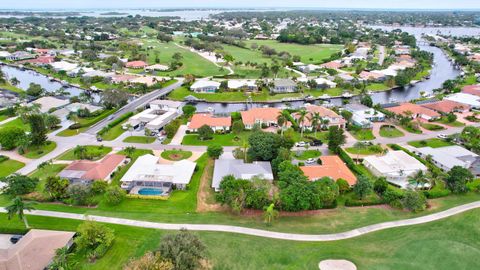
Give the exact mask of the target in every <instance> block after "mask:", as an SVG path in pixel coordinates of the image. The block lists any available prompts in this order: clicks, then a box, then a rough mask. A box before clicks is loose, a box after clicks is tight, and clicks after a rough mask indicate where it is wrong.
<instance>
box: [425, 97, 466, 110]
mask: <svg viewBox="0 0 480 270" xmlns="http://www.w3.org/2000/svg"><path fill="white" fill-rule="evenodd" d="M421 106H423V107H425V108H428V109H431V110H434V111H437V112H439V113H441V114H448V113H453V112H461V113H463V112H468V111H469V110H470V106H469V105H467V104H462V103H458V102H456V101H452V100H448V99H445V100H440V101H435V102H431V103H424V104H422V105H421Z"/></svg>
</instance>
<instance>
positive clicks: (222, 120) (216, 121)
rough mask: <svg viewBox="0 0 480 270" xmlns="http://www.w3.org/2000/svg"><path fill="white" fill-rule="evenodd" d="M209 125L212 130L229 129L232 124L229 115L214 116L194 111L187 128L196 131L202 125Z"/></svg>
mask: <svg viewBox="0 0 480 270" xmlns="http://www.w3.org/2000/svg"><path fill="white" fill-rule="evenodd" d="M204 125H206V126H209V127H210V128H211V129H212V130H213V131H215V132H216V131H229V130H230V127H231V126H232V118H231V117H230V116H226V117H225V116H215V115H213V114H211V113H196V114H194V115H193V116H192V119H191V120H190V122H189V123H188V130H190V131H191V132H197V130H198V129H199V128H200V127H202V126H204Z"/></svg>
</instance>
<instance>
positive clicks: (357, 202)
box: [345, 199, 385, 207]
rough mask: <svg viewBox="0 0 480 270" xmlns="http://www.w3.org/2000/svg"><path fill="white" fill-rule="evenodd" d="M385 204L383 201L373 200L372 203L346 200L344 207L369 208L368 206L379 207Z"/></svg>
mask: <svg viewBox="0 0 480 270" xmlns="http://www.w3.org/2000/svg"><path fill="white" fill-rule="evenodd" d="M381 204H385V202H384V201H383V200H373V201H360V200H352V199H346V200H345V206H347V207H355V206H370V205H381Z"/></svg>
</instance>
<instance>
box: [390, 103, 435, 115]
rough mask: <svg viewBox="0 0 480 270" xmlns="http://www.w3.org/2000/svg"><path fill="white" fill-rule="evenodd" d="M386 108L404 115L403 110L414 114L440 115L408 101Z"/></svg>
mask: <svg viewBox="0 0 480 270" xmlns="http://www.w3.org/2000/svg"><path fill="white" fill-rule="evenodd" d="M387 110H388V111H391V112H393V113H395V114H400V115H405V112H411V113H413V114H414V115H417V114H423V115H427V116H430V117H439V116H440V114H439V113H437V112H436V111H434V110H431V109H428V108H425V107H422V106H420V105H417V104H413V103H408V102H407V103H402V104H400V105H399V106H396V107H390V108H387Z"/></svg>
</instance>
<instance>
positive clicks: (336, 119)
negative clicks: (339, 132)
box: [292, 103, 347, 130]
mask: <svg viewBox="0 0 480 270" xmlns="http://www.w3.org/2000/svg"><path fill="white" fill-rule="evenodd" d="M305 110H306V111H307V112H308V113H307V115H306V117H305V119H304V120H303V123H299V125H300V127H301V126H302V125H303V126H304V127H305V128H306V129H309V130H311V129H313V128H314V127H313V126H312V124H313V123H312V122H311V121H310V119H311V118H312V117H313V115H314V114H315V113H318V114H319V115H320V117H321V118H322V119H323V120H327V121H326V123H323V124H322V123H320V126H321V128H327V127H331V126H337V127H339V128H345V124H346V123H347V122H346V121H345V119H343V118H342V117H341V116H340V115H338V114H337V113H336V112H334V111H332V110H330V109H328V108H325V107H323V106H318V105H311V104H308V103H307V104H306V105H305ZM292 117H293V118H295V119H296V120H297V121H298V119H299V118H300V114H299V113H294V114H292Z"/></svg>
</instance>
